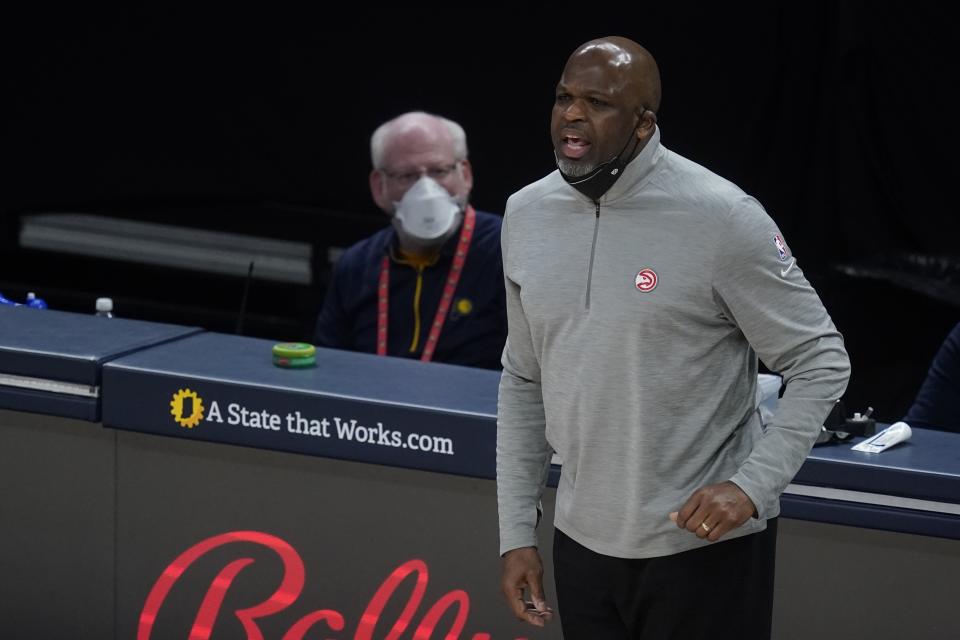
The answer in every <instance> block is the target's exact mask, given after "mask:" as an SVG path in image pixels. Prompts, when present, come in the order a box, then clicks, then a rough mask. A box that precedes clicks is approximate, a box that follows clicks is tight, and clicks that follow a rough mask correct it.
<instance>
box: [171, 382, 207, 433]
mask: <svg viewBox="0 0 960 640" xmlns="http://www.w3.org/2000/svg"><path fill="white" fill-rule="evenodd" d="M170 415H172V416H173V419H174V420H176V422H177V424H179V425H180V426H181V427H186V428H188V429H193V428H194V427H195V426H197V425H198V424H200V421H201V420H203V400H202V399H201V398H200V396H198V395H197V392H196V391H191V390H190V389H180V390H179V391H177V392H176V393H175V394H173V400H171V401H170Z"/></svg>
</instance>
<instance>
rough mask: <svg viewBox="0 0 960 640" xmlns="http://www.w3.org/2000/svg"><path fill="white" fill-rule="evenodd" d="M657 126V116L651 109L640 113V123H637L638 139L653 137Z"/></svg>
mask: <svg viewBox="0 0 960 640" xmlns="http://www.w3.org/2000/svg"><path fill="white" fill-rule="evenodd" d="M656 125H657V114H656V113H654V112H653V111H650V109H644V110H643V111H642V112H641V113H640V122H638V123H637V137H638V138H639V139H641V140H645V139H647V138H649V137H650V136H652V135H653V131H654V129H655V128H656Z"/></svg>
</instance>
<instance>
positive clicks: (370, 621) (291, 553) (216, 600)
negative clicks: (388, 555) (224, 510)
mask: <svg viewBox="0 0 960 640" xmlns="http://www.w3.org/2000/svg"><path fill="white" fill-rule="evenodd" d="M234 542H246V543H253V544H258V545H262V546H264V547H267V548H268V549H270V550H272V551H274V552H275V553H276V554H277V555H278V556H280V559H281V561H282V562H283V578H282V580H281V581H280V585H279V586H278V587H277V589H276V591H274V592H273V594H271V595H270V597H269V598H267V599H266V600H265V601H263V602H260V603H258V604H256V605H254V606H252V607H248V608H246V609H237V610H236V611H234V612H233V614H234V616H236V618H237V619H238V620H239V621H240V623H241V624H242V625H243V628H244V631H245V632H246V634H247V638H248V639H250V640H263V633H262V632H261V631H260V627H259V626H258V625H257V620H259V619H260V618H266V617H268V616H271V615H273V614H275V613H277V612H279V611H282V610H284V609H286V608H287V607H289V606H290V605H291V604H293V603H294V602H295V601H296V599H297V597H299V595H300V592H301V591H302V590H303V584H304V577H305V571H304V567H303V560H302V559H301V558H300V554H298V553H297V551H296V549H294V548H293V547H292V546H291V545H290V544H289V543H287V542H286V541H284V540H282V539H280V538H278V537H276V536H272V535H269V534H266V533H262V532H259V531H233V532H230V533H223V534H220V535H217V536H213V537H212V538H207V539H206V540H203V541H201V542H198V543H197V544H195V545H193V546H192V547H190V548H189V549H187V550H186V551H185V552H183V553H182V554H180V556H179V557H177V558H176V559H175V560H174V561H173V562H171V563H170V565H169V566H168V567H167V568H166V569H165V570H164V571H163V573H162V574H161V575H160V577H159V578H158V579H157V581H156V583H154V585H153V588H152V589H150V594H149V595H148V596H147V601H146V602H145V603H144V606H143V611H142V612H141V613H140V623H139V626H138V628H137V640H149V638H150V634H151V632H152V631H153V625H154V623H155V622H156V620H157V616H158V614H159V613H160V609H161V607H162V606H163V602H164V600H166V597H167V595H168V594H169V593H170V590H171V589H172V588H173V586H174V585H175V584H176V582H177V580H179V579H180V577H181V576H182V575H183V574H184V572H186V570H187V569H188V568H189V567H190V565H191V564H193V563H194V562H196V561H197V560H198V559H199V558H200V557H202V556H203V555H204V554H206V553H209V552H210V551H212V550H213V549H216V548H217V547H221V546H223V545H227V544H231V543H234ZM253 562H254V560H253V559H252V558H239V559H237V560H233V561H232V562H230V563H228V564H227V566H225V567H224V568H223V569H221V570H220V572H219V573H218V574H217V575H216V577H215V578H214V579H213V580H212V581H211V583H210V587H209V588H208V589H207V593H206V595H205V596H204V598H203V601H202V602H201V603H200V608H199V609H198V610H197V616H196V618H194V621H193V626H192V627H191V629H190V636H189V637H190V640H207V639H208V638H210V636H211V634H212V633H213V630H214V626H215V625H216V621H217V617H218V615H219V614H220V608H221V605H222V604H223V600H224V597H225V596H226V594H227V591H228V590H229V589H230V585H231V584H233V581H234V579H235V578H236V577H237V575H239V574H240V572H241V571H243V570H244V569H245V568H246V567H247V566H249V565H251V564H253ZM410 575H414V576H415V579H416V584H415V585H414V588H413V592H412V593H411V594H410V598H409V600H408V601H407V603H406V605H405V606H404V607H403V610H402V611H401V613H400V615H399V617H398V618H397V620H396V622H394V623H393V626H392V627H391V628H390V631H389V632H388V633H387V634H386V635H378V636H377V637H378V638H384V639H385V640H396V639H397V638H399V637H400V636H401V634H403V633H404V631H406V630H407V627H409V626H410V624H411V623H412V622H413V619H414V617H415V615H416V613H417V609H418V608H419V607H420V604H421V602H422V600H423V594H424V593H425V592H426V589H427V581H428V572H427V565H426V563H425V562H423V561H422V560H416V559H414V560H408V561H407V562H404V563H403V564H401V565H400V566H399V567H397V568H396V569H394V570H393V572H392V573H391V574H390V575H389V576H387V579H386V580H384V581H383V584H381V585H380V587H379V588H378V589H377V590H376V592H375V593H374V594H373V597H372V598H371V599H370V603H369V604H368V605H367V608H366V609H365V610H364V612H363V614H362V615H361V616H360V620H359V622H358V624H357V627H356V631H355V632H354V634H353V639H354V640H373V639H374V635H373V634H374V631H375V630H376V629H377V627H378V625H379V623H380V616H381V615H382V613H383V610H384V608H385V607H386V605H387V602H388V601H389V600H390V598H391V597H392V596H393V594H394V592H395V591H396V590H397V587H398V586H399V585H400V583H402V582H403V581H404V580H405V579H406V578H407V577H408V576H410ZM451 607H456V617H455V618H454V620H453V624H452V625H451V627H450V630H449V631H447V632H446V633H445V634H444V635H442V636H437V637H442V638H444V639H445V640H458V639H459V638H460V634H461V632H462V631H463V627H464V625H465V624H466V622H467V614H468V613H469V612H470V596H469V595H467V592H466V591H463V590H462V589H456V590H454V591H450V592H449V593H447V594H445V595H444V596H442V597H441V598H440V599H439V600H437V601H436V602H435V603H434V604H433V606H431V607H430V608H429V609H428V610H427V612H426V613H425V614H424V616H423V617H422V618H421V619H420V624H419V625H418V626H417V628H416V630H415V631H414V634H413V640H429V639H430V638H433V637H434V636H433V633H434V630H435V627H436V626H437V623H438V622H439V621H440V619H441V618H442V617H443V615H444V614H445V613H446V612H447V610H448V609H450V608H451ZM318 625H326V628H327V629H329V630H330V631H337V632H339V631H343V630H344V628H345V627H346V620H344V617H343V615H342V614H341V613H339V612H338V611H334V610H333V609H319V610H317V611H314V612H312V613H309V614H307V615H306V616H304V617H303V618H301V619H300V620H298V621H297V622H295V623H294V624H293V626H291V627H290V629H289V630H288V631H287V632H286V633H285V634H284V635H283V640H302V639H303V637H304V636H305V635H306V633H307V632H308V631H310V630H311V629H313V628H315V627H317V626H318ZM381 633H382V631H381ZM470 640H490V634H488V633H475V634H474V635H473V636H471V637H470ZM516 640H525V639H524V638H517V639H516Z"/></svg>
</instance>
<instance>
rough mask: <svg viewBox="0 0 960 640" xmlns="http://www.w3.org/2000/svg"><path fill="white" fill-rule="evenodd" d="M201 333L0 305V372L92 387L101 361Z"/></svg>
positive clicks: (174, 327) (170, 326)
mask: <svg viewBox="0 0 960 640" xmlns="http://www.w3.org/2000/svg"><path fill="white" fill-rule="evenodd" d="M202 331H203V329H202V328H199V327H184V326H180V325H172V324H161V323H156V322H147V321H143V320H128V319H124V318H101V317H97V316H94V315H93V314H90V315H87V314H80V313H70V312H66V311H57V310H54V309H31V308H27V307H9V306H6V305H3V306H0V372H2V373H9V374H13V375H19V376H26V377H32V378H43V379H49V380H58V381H62V382H72V383H78V384H86V385H90V386H98V385H99V384H100V373H101V367H102V365H103V364H104V363H105V362H109V361H110V360H112V359H115V358H118V357H121V356H124V355H126V354H129V353H132V352H135V351H137V350H139V349H143V348H146V347H151V346H154V345H157V344H162V343H165V342H169V341H171V340H178V339H180V338H183V337H186V336H189V335H193V334H197V333H200V332H202Z"/></svg>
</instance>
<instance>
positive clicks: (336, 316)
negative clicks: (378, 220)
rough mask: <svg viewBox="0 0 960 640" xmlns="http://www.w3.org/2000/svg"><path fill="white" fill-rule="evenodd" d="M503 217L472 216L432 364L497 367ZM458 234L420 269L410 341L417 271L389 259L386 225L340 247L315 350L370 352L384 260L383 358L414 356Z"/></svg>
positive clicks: (503, 319) (391, 240) (502, 331)
mask: <svg viewBox="0 0 960 640" xmlns="http://www.w3.org/2000/svg"><path fill="white" fill-rule="evenodd" d="M502 221H503V218H501V217H500V216H497V215H494V214H492V213H485V212H483V211H477V221H476V227H475V229H474V234H473V241H472V242H471V244H470V250H469V252H468V253H467V259H466V263H465V264H464V267H463V272H462V273H461V275H460V282H459V283H458V284H457V289H456V292H455V293H454V298H453V303H452V304H451V305H450V311H449V313H448V314H447V319H446V322H445V323H444V325H443V331H442V332H441V333H440V338H439V340H438V342H437V347H436V350H435V351H434V354H433V361H434V362H446V363H450V364H460V365H466V366H472V367H485V368H488V369H499V368H500V355H501V353H502V352H503V345H504V342H505V341H506V339H507V312H506V302H505V296H504V292H503V262H502V260H501V258H500V224H501V222H502ZM459 237H460V232H459V230H458V231H457V233H455V234H453V236H452V237H451V238H450V239H449V240H448V241H447V242H446V244H444V246H443V248H442V250H441V252H440V256H439V257H438V259H437V261H436V262H435V263H434V264H433V265H431V266H428V267H424V268H423V275H422V278H423V281H422V289H421V293H420V305H419V307H420V309H419V311H420V322H419V324H420V327H419V334H418V336H416V339H415V333H417V332H416V324H417V323H416V314H415V308H414V307H415V306H414V299H415V291H416V286H417V277H418V273H417V271H418V270H417V268H415V267H412V266H410V265H408V264H404V263H402V262H399V261H398V260H397V255H398V245H397V234H396V232H395V231H394V229H393V227H392V226H388V227H386V228H385V229H381V230H380V231H378V232H377V233H375V234H373V235H372V236H370V237H369V238H366V239H364V240H361V241H360V242H358V243H356V244H355V245H353V246H351V247H350V248H349V249H347V250H346V251H345V252H344V254H343V255H342V256H341V257H340V259H339V260H338V261H337V264H336V266H335V267H334V272H333V278H332V279H331V282H330V286H329V288H328V289H327V294H326V297H325V298H324V304H323V309H322V310H321V311H320V316H319V318H318V319H317V330H316V336H315V339H314V342H315V344H316V345H317V346H321V347H333V348H337V349H348V350H350V351H363V352H367V353H376V352H377V349H376V340H377V284H378V282H379V278H380V263H381V261H382V259H383V256H384V255H389V256H390V257H391V262H390V310H389V325H388V334H387V335H388V337H387V355H391V356H398V357H402V358H419V357H420V355H421V354H422V353H423V346H424V344H425V343H426V341H427V336H428V335H429V331H430V325H431V324H432V323H433V320H434V316H435V315H436V313H437V307H438V305H439V304H440V296H441V294H442V293H443V286H444V284H446V281H447V274H448V273H449V271H450V265H451V264H452V262H453V254H454V252H455V250H456V246H457V241H458V240H459Z"/></svg>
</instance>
